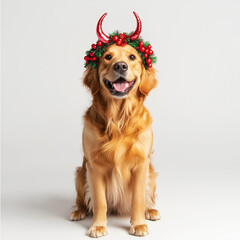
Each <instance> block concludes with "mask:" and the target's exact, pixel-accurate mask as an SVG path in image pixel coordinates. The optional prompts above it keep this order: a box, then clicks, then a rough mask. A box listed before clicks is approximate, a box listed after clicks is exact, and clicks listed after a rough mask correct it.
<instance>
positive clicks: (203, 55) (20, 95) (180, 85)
mask: <svg viewBox="0 0 240 240" xmlns="http://www.w3.org/2000/svg"><path fill="white" fill-rule="evenodd" d="M2 2H3V3H2V34H3V35H2V136H3V137H2V230H3V231H2V239H4V240H15V239H18V240H19V239H24V240H30V239H31V240H32V239H34V240H38V239H59V240H60V239H71V240H73V239H85V238H86V239H89V238H88V237H87V236H86V235H85V234H86V231H87V229H88V228H89V227H90V225H91V217H88V218H87V219H86V220H84V221H81V222H77V223H73V222H70V221H68V217H69V215H70V212H71V210H72V209H71V207H72V206H73V205H74V201H75V197H76V195H75V189H74V171H75V167H77V166H79V165H80V164H81V162H82V150H81V133H82V127H83V120H82V115H83V114H84V111H85V110H86V109H87V107H88V106H89V105H90V103H91V97H90V94H89V93H88V92H87V91H86V89H85V88H84V87H83V86H82V83H81V76H82V74H83V71H84V68H83V64H84V60H83V57H84V53H85V51H86V50H88V49H89V48H90V46H91V44H92V43H94V42H96V40H97V37H96V32H95V28H96V23H97V21H98V19H99V17H100V16H101V15H102V14H103V13H104V12H108V15H107V17H106V19H105V20H104V24H103V28H104V31H105V32H106V33H111V32H113V31H114V30H117V29H119V30H121V31H125V32H130V31H132V30H134V29H135V27H136V21H135V18H134V16H133V14H132V11H136V12H137V13H138V14H139V16H140V17H141V19H142V22H143V30H142V34H141V35H142V36H143V38H144V39H145V41H146V40H149V41H150V42H151V44H152V46H153V50H154V52H155V53H156V55H157V56H158V63H157V64H156V68H157V70H158V71H159V73H158V79H159V85H158V88H157V89H155V90H154V91H153V92H152V93H151V94H150V96H149V98H148V99H147V101H146V105H147V107H148V109H149V110H150V112H151V114H152V116H153V119H154V124H153V128H154V141H155V142H154V149H155V153H154V156H153V164H154V166H155V168H156V171H157V172H159V176H158V186H157V193H158V200H157V208H158V209H159V211H160V213H161V215H162V220H161V221H159V222H152V223H151V222H149V223H148V225H149V232H150V235H149V236H148V237H147V238H148V239H161V240H173V239H174V240H175V239H180V240H188V239H189V240H192V239H194V240H196V239H211V240H213V239H217V240H221V239H225V240H232V239H234V240H236V239H238V240H239V239H240V162H239V160H240V151H239V147H240V126H239V123H240V107H239V106H240V97H239V91H240V83H239V82H240V46H239V45H240V25H239V23H240V14H239V12H240V2H239V1H238V0H235V1H234V0H225V1H223V0H215V1H214V0H202V1H190V0H189V1H187V0H185V1H177V0H170V1H141V0H138V1H123V0H122V1H93V0H91V1H80V0H68V1H66V0H65V1H64V0H55V1H54V0H35V1H33V0H21V1H17V0H8V1H7V0H3V1H2ZM129 226H130V223H129V218H120V217H109V221H108V231H109V235H108V236H107V237H105V239H134V237H132V236H129V235H128V229H129Z"/></svg>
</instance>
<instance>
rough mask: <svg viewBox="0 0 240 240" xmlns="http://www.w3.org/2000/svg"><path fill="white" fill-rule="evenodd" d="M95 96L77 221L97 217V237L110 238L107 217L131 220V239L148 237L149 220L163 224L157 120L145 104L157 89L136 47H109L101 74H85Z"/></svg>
mask: <svg viewBox="0 0 240 240" xmlns="http://www.w3.org/2000/svg"><path fill="white" fill-rule="evenodd" d="M83 82H84V85H85V86H87V87H88V88H89V89H90V90H91V93H92V96H93V101H92V105H91V107H90V108H89V109H88V110H87V112H86V113H85V116H84V121H85V123H84V129H83V140H82V142H83V151H84V159H83V164H82V167H79V168H77V172H76V191H77V199H76V205H77V210H76V211H74V212H73V213H72V215H71V220H73V221H77V220H82V219H84V218H85V216H86V214H87V213H89V212H92V213H93V222H92V226H91V227H90V229H89V230H88V235H89V236H91V237H100V236H103V235H106V234H107V230H106V224H107V213H110V212H115V213H119V214H121V215H126V214H129V215H130V216H131V227H130V230H129V233H130V234H133V235H137V236H145V235H146V234H148V227H147V225H146V219H149V220H158V219H160V215H159V213H158V211H157V210H155V209H153V207H154V205H155V191H156V173H155V172H154V169H153V166H152V164H151V160H150V159H151V153H152V145H153V131H152V118H151V116H150V114H149V112H148V110H147V109H146V108H145V106H144V99H145V97H146V96H147V95H148V94H149V92H150V91H151V90H152V89H153V88H154V87H156V85H157V80H156V76H155V70H154V68H150V69H148V70H146V69H145V68H144V66H143V63H142V59H141V57H140V56H139V54H138V52H137V51H136V49H135V48H133V47H132V46H130V45H128V44H126V45H125V46H118V45H116V44H112V45H110V46H108V48H107V49H106V51H105V53H104V55H102V56H101V58H100V59H99V64H98V67H97V68H96V69H94V68H89V69H87V70H86V72H85V76H84V80H83Z"/></svg>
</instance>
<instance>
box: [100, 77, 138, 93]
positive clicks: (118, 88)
mask: <svg viewBox="0 0 240 240" xmlns="http://www.w3.org/2000/svg"><path fill="white" fill-rule="evenodd" d="M135 82H136V80H134V81H131V82H128V81H127V80H126V79H125V78H122V77H120V78H118V79H117V80H116V81H114V82H110V81H108V80H107V79H104V84H105V86H106V87H107V89H108V90H109V91H110V92H111V93H112V94H113V95H115V96H124V95H126V94H128V93H129V92H130V90H131V89H132V88H133V86H134V84H135Z"/></svg>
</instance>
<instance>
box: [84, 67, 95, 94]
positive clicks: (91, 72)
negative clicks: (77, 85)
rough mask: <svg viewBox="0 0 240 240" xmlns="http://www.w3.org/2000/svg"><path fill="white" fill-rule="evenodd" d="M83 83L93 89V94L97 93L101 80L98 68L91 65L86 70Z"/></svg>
mask: <svg viewBox="0 0 240 240" xmlns="http://www.w3.org/2000/svg"><path fill="white" fill-rule="evenodd" d="M83 84H84V85H85V86H86V87H88V88H89V89H90V90H91V92H92V95H95V94H96V93H97V92H98V90H99V81H98V73H97V69H95V68H93V67H91V68H88V69H87V70H86V71H85V73H84V77H83Z"/></svg>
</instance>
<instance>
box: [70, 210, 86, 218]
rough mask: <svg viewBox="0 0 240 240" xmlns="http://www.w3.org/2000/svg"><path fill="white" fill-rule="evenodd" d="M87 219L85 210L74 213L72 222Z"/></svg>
mask: <svg viewBox="0 0 240 240" xmlns="http://www.w3.org/2000/svg"><path fill="white" fill-rule="evenodd" d="M85 217H86V211H85V210H79V209H78V210H76V211H74V212H72V214H71V216H70V220H71V221H79V220H82V219H84V218H85Z"/></svg>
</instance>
